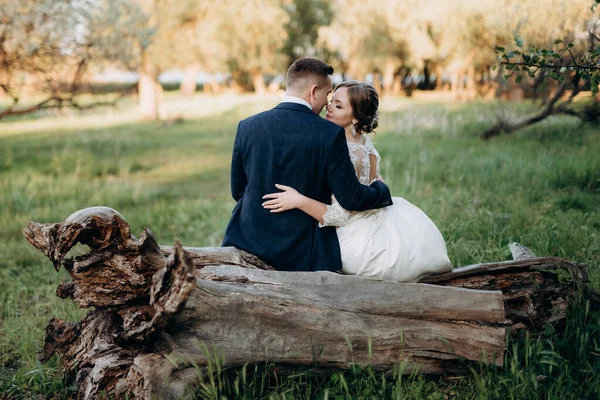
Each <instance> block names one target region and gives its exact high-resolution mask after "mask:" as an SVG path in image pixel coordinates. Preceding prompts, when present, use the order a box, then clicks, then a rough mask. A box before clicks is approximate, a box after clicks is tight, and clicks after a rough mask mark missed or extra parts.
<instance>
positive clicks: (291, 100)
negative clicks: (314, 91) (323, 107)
mask: <svg viewBox="0 0 600 400" xmlns="http://www.w3.org/2000/svg"><path fill="white" fill-rule="evenodd" d="M281 102H282V103H296V104H302V105H304V106H306V107H308V109H309V110H310V111H312V106H311V105H310V104H309V103H308V101H306V100H304V99H301V98H300V97H296V96H285V97H284V98H283V100H281Z"/></svg>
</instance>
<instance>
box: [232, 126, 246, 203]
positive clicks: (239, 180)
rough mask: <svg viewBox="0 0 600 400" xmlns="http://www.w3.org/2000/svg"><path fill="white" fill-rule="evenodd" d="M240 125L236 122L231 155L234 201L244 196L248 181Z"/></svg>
mask: <svg viewBox="0 0 600 400" xmlns="http://www.w3.org/2000/svg"><path fill="white" fill-rule="evenodd" d="M240 126H241V123H240V124H238V129H237V132H236V134H235V141H234V142H233V154H232V155H231V195H232V196H233V199H234V200H235V201H239V200H240V199H241V198H242V197H243V196H244V192H245V191H246V184H247V183H248V178H247V177H246V172H245V171H244V163H243V158H242V143H241V142H242V139H241V133H240Z"/></svg>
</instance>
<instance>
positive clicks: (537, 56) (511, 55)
mask: <svg viewBox="0 0 600 400" xmlns="http://www.w3.org/2000/svg"><path fill="white" fill-rule="evenodd" d="M584 4H585V5H589V0H585V1H582V2H580V4H578V5H579V6H580V7H578V8H576V9H575V10H572V11H571V12H570V14H571V16H575V18H572V19H568V18H565V20H564V21H563V24H562V26H561V28H562V29H566V32H565V33H563V35H560V36H562V39H561V38H558V39H554V41H553V43H550V44H548V42H551V38H552V37H554V38H556V36H557V35H555V33H556V31H555V30H550V31H548V32H546V35H544V36H542V37H543V38H544V39H545V41H546V43H543V44H541V45H540V44H539V43H536V42H535V41H531V40H528V39H529V38H528V37H527V36H525V35H523V34H521V33H520V32H519V33H517V34H516V35H515V37H514V44H515V46H516V49H515V50H510V51H507V50H506V49H505V48H504V47H502V46H496V47H495V51H496V53H497V54H498V56H499V58H500V65H501V67H503V68H505V69H506V70H507V71H508V73H507V74H506V75H505V76H504V78H505V79H506V80H508V79H509V78H512V77H514V78H515V82H517V83H519V82H521V81H529V82H531V81H533V82H535V83H536V84H539V87H540V90H544V89H546V88H548V87H552V88H553V94H552V95H551V96H548V97H547V98H545V101H544V102H543V104H542V109H541V110H540V111H538V112H537V113H536V114H535V115H533V116H530V117H527V118H525V119H523V120H522V121H518V122H511V121H505V120H500V121H498V123H496V124H495V125H494V126H492V127H491V128H489V129H488V130H486V131H485V132H484V133H483V134H482V136H483V137H484V138H485V139H489V138H491V137H493V136H496V135H498V134H500V133H511V132H514V131H516V130H518V129H521V128H523V127H526V126H529V125H532V124H535V123H537V122H539V121H542V120H544V119H546V118H547V117H549V116H551V115H555V114H567V115H573V116H576V117H579V118H581V119H582V120H584V121H585V120H586V119H588V118H589V116H590V115H591V116H592V118H591V120H592V121H596V120H597V119H598V116H597V115H598V110H599V109H600V105H599V104H598V101H597V99H596V100H595V101H594V103H593V104H592V105H591V108H592V109H595V111H593V112H591V113H589V112H585V110H584V112H583V113H580V112H579V111H578V110H575V109H574V108H573V107H571V105H572V102H573V99H574V98H575V96H576V95H577V94H578V93H579V92H580V91H581V90H583V85H585V84H589V88H590V90H591V91H592V93H598V85H599V84H600V37H599V36H598V30H599V28H600V24H599V23H598V19H597V18H596V17H595V16H594V13H595V6H596V5H597V4H600V0H595V1H594V4H593V5H592V7H591V14H590V13H589V12H588V11H587V7H586V6H584ZM574 21H578V22H579V24H577V23H574ZM582 21H583V22H584V23H583V24H582V23H581V22H582ZM547 26H548V24H546V27H547ZM582 28H585V29H586V30H587V32H585V31H584V30H583V29H582ZM526 32H527V31H526ZM532 42H533V43H532ZM525 49H528V50H525ZM549 81H551V83H550V84H549V83H548V82H549Z"/></svg>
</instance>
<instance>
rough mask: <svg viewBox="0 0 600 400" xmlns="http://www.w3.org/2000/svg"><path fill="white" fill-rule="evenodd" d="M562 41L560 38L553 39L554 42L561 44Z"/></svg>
mask: <svg viewBox="0 0 600 400" xmlns="http://www.w3.org/2000/svg"><path fill="white" fill-rule="evenodd" d="M562 42H563V41H562V40H560V39H556V40H555V41H554V44H561V43H562Z"/></svg>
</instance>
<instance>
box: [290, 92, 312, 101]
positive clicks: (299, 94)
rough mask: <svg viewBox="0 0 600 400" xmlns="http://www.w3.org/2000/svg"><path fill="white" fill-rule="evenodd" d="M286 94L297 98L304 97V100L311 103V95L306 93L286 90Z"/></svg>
mask: <svg viewBox="0 0 600 400" xmlns="http://www.w3.org/2000/svg"><path fill="white" fill-rule="evenodd" d="M285 95H286V96H292V97H297V98H299V99H302V100H304V101H306V102H307V103H309V101H308V99H309V96H308V95H307V94H306V93H298V92H293V91H286V92H285Z"/></svg>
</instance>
